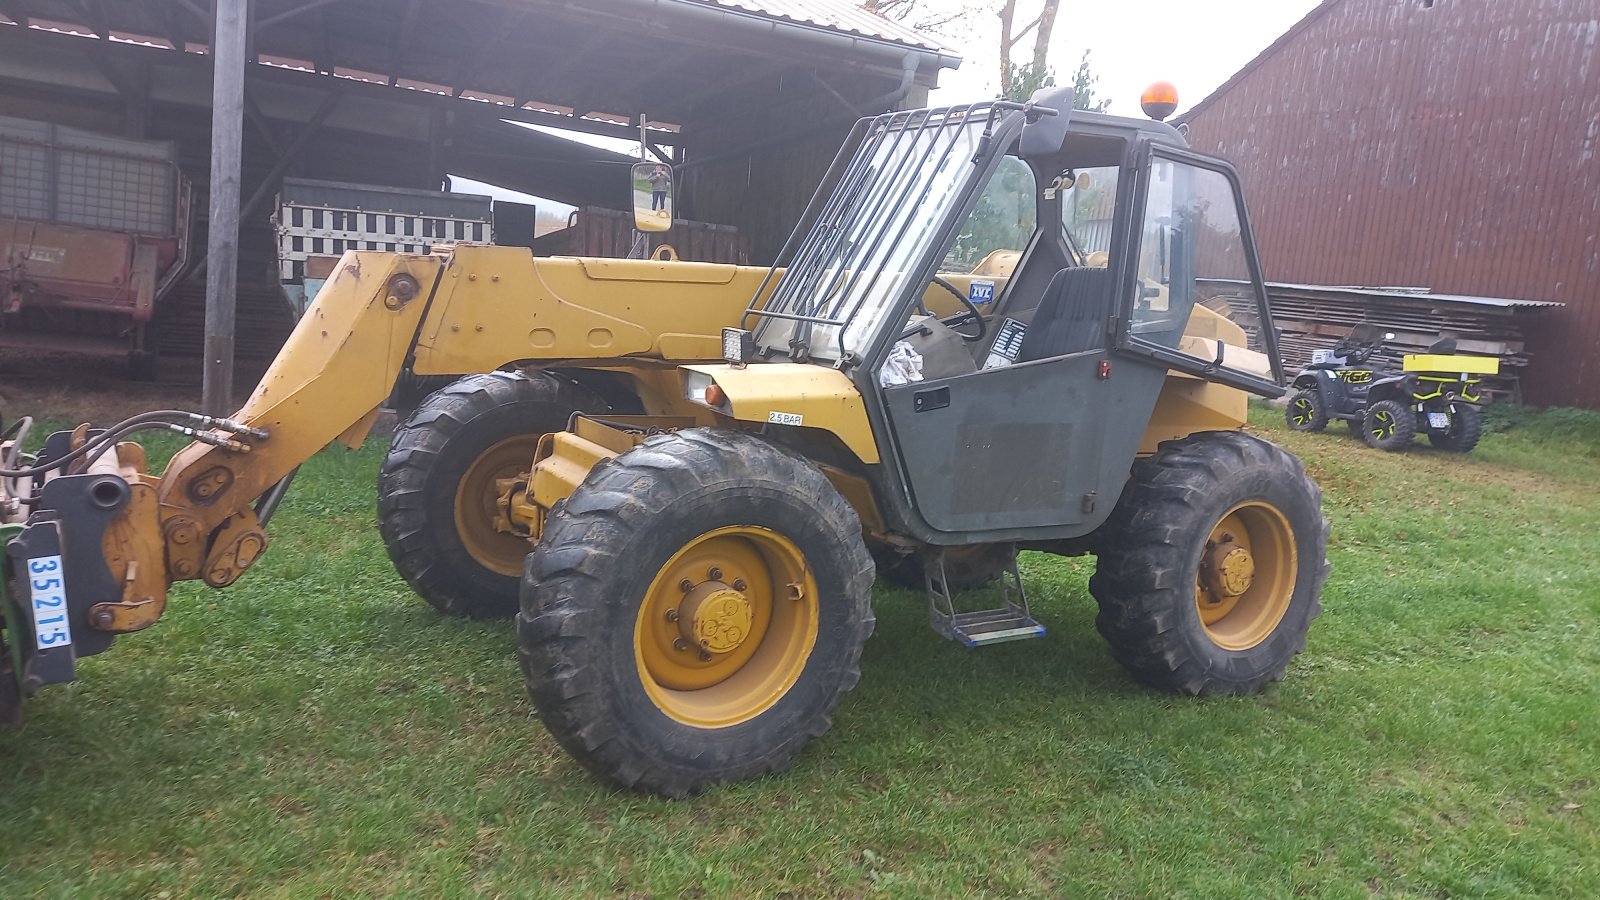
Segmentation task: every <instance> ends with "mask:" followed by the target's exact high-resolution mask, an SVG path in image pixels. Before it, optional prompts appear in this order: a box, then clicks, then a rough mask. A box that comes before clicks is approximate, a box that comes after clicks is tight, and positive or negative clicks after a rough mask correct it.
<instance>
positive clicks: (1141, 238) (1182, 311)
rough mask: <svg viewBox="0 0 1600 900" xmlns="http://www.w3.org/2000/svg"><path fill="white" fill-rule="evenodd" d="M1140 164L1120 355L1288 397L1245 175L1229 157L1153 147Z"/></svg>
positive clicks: (1127, 260) (1144, 148)
mask: <svg viewBox="0 0 1600 900" xmlns="http://www.w3.org/2000/svg"><path fill="white" fill-rule="evenodd" d="M1139 158H1140V165H1139V170H1140V177H1139V190H1138V196H1137V198H1136V199H1135V201H1134V206H1135V209H1137V210H1138V211H1139V221H1138V224H1137V226H1136V229H1137V230H1136V231H1134V232H1133V233H1132V234H1131V235H1130V237H1131V239H1132V241H1133V243H1134V247H1133V248H1132V249H1133V251H1134V252H1131V253H1128V254H1126V255H1125V259H1124V260H1123V265H1124V266H1125V267H1126V268H1125V270H1124V279H1125V281H1126V283H1128V284H1129V285H1131V286H1132V289H1131V290H1128V291H1126V292H1125V293H1124V294H1123V295H1122V302H1123V304H1124V306H1123V309H1122V311H1121V314H1120V315H1119V316H1118V317H1117V323H1116V331H1117V335H1116V345H1117V349H1118V351H1119V354H1120V355H1122V356H1125V357H1130V358H1131V359H1133V360H1137V361H1140V362H1142V363H1143V364H1145V365H1149V366H1154V367H1158V368H1160V369H1163V370H1167V369H1171V370H1177V371H1179V372H1186V373H1189V374H1191V375H1196V376H1199V377H1201V378H1204V379H1206V380H1208V381H1216V382H1220V383H1222V384H1227V385H1230V386H1232V387H1236V388H1239V389H1241V390H1246V391H1250V392H1252V393H1256V394H1261V395H1263V396H1268V397H1276V396H1279V395H1280V394H1282V393H1283V387H1282V385H1283V382H1284V378H1283V365H1282V362H1281V361H1280V356H1279V354H1278V340H1277V333H1276V331H1274V330H1273V328H1272V312H1271V308H1270V307H1269V305H1268V301H1267V291H1266V286H1265V284H1264V283H1263V281H1262V278H1261V263H1260V260H1259V258H1258V257H1257V255H1256V246H1255V238H1254V236H1253V235H1252V234H1251V231H1250V220H1249V218H1248V216H1246V214H1245V208H1244V195H1243V192H1242V191H1241V190H1240V187H1239V176H1238V173H1236V172H1235V171H1234V170H1233V167H1232V166H1230V165H1228V164H1227V163H1226V162H1223V161H1222V160H1219V159H1212V158H1209V157H1205V156H1200V155H1198V154H1194V153H1188V152H1186V151H1183V150H1179V149H1177V148H1176V147H1170V146H1165V145H1158V144H1155V143H1153V142H1149V141H1146V142H1145V143H1144V145H1143V146H1142V147H1141V148H1140V151H1139ZM1246 343H1248V347H1246V346H1244V344H1246Z"/></svg>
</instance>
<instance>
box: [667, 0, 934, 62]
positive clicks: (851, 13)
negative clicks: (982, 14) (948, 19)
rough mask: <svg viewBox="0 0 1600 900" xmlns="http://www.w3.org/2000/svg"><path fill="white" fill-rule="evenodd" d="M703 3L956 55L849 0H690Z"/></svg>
mask: <svg viewBox="0 0 1600 900" xmlns="http://www.w3.org/2000/svg"><path fill="white" fill-rule="evenodd" d="M693 2H697V3H703V4H705V5H706V6H720V7H722V8H724V9H738V10H743V11H745V12H750V13H755V14H757V15H761V16H766V17H767V18H772V19H782V20H784V21H786V22H794V23H797V24H801V25H813V26H816V27H818V28H826V29H828V30H829V31H840V32H843V33H845V34H853V35H855V36H857V37H864V38H870V39H872V40H879V41H886V42H888V43H891V44H900V45H901V46H904V47H910V48H913V49H917V50H926V51H928V52H930V53H939V54H942V55H945V56H954V57H957V58H960V55H961V54H959V53H957V52H956V51H955V50H954V49H953V48H951V47H948V46H946V45H944V44H942V43H940V42H939V41H937V40H935V39H934V38H933V37H931V36H929V35H926V34H923V33H922V32H920V31H917V30H915V29H913V28H911V27H910V26H907V25H902V24H901V23H899V22H896V21H893V20H891V19H886V18H884V17H883V16H880V15H878V14H877V13H874V12H869V11H867V10H866V9H863V8H862V7H861V6H859V5H857V4H855V3H851V2H849V0H693Z"/></svg>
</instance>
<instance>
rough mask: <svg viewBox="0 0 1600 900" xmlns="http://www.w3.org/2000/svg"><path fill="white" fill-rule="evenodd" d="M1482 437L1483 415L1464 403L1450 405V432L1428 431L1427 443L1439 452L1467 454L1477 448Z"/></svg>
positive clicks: (1475, 408) (1474, 407)
mask: <svg viewBox="0 0 1600 900" xmlns="http://www.w3.org/2000/svg"><path fill="white" fill-rule="evenodd" d="M1482 437H1483V413H1481V412H1478V408H1477V407H1476V406H1469V405H1467V404H1465V403H1452V404H1451V405H1450V430H1449V431H1445V432H1438V431H1429V432H1428V441H1429V442H1430V443H1432V444H1433V445H1434V446H1435V447H1438V448H1439V449H1440V450H1448V451H1450V452H1451V453H1467V452H1469V451H1471V450H1472V448H1473V447H1476V446H1478V441H1479V440H1480V439H1481V438H1482Z"/></svg>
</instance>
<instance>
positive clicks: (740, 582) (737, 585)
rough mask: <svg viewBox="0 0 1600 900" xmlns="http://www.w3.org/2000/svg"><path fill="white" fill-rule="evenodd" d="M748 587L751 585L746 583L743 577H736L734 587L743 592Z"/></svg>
mask: <svg viewBox="0 0 1600 900" xmlns="http://www.w3.org/2000/svg"><path fill="white" fill-rule="evenodd" d="M747 587H749V585H747V584H745V583H744V579H743V578H739V579H735V580H734V582H733V589H734V590H736V591H739V592H740V593H743V592H744V589H745V588H747Z"/></svg>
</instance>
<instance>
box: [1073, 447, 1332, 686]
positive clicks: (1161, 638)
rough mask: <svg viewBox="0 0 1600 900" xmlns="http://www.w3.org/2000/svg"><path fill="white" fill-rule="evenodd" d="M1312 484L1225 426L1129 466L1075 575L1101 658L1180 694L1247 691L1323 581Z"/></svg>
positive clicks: (1276, 663) (1292, 647) (1301, 643)
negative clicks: (1081, 572) (1093, 552)
mask: <svg viewBox="0 0 1600 900" xmlns="http://www.w3.org/2000/svg"><path fill="white" fill-rule="evenodd" d="M1321 500H1322V495H1321V492H1320V491H1319V490H1318V489H1317V486H1316V484H1315V483H1314V482H1312V480H1311V479H1310V478H1308V477H1307V476H1306V473H1305V469H1304V468H1303V467H1302V466H1301V465H1300V461H1299V460H1297V459H1295V458H1294V457H1293V456H1291V455H1290V454H1289V453H1287V452H1285V451H1284V450H1282V449H1280V448H1278V447H1276V446H1274V445H1273V444H1270V443H1267V442H1266V441H1263V440H1259V439H1257V438H1253V437H1250V436H1247V435H1244V434H1240V433H1237V432H1205V433H1201V434H1197V435H1192V436H1190V437H1188V438H1185V439H1183V440H1180V441H1168V442H1166V443H1164V444H1162V445H1161V447H1160V449H1159V450H1158V451H1157V452H1156V454H1155V455H1154V456H1152V457H1151V458H1149V459H1146V460H1141V461H1139V462H1138V463H1135V465H1134V468H1133V473H1132V477H1131V478H1130V480H1129V482H1128V485H1127V487H1126V488H1125V489H1124V491H1123V495H1122V498H1121V500H1119V501H1118V503H1117V507H1116V509H1115V510H1113V511H1112V514H1111V518H1110V519H1109V520H1108V521H1107V522H1106V524H1105V526H1103V527H1104V529H1105V530H1106V540H1103V541H1101V542H1100V546H1101V547H1102V549H1101V552H1100V557H1099V560H1098V563H1097V565H1096V569H1095V574H1094V576H1093V577H1092V578H1091V579H1090V581H1089V591H1090V593H1092V594H1093V595H1094V597H1095V599H1096V600H1097V601H1099V604H1100V614H1099V616H1098V617H1097V618H1096V620H1095V624H1096V625H1097V626H1098V627H1099V629H1100V633H1101V634H1102V635H1104V636H1105V639H1106V641H1107V642H1108V643H1109V644H1110V647H1111V655H1112V656H1113V657H1115V658H1116V660H1117V661H1118V662H1119V663H1121V664H1122V665H1123V666H1124V667H1125V668H1127V669H1128V671H1129V672H1131V673H1132V674H1133V676H1134V677H1135V678H1137V679H1138V680H1140V681H1142V682H1144V683H1145V684H1148V685H1151V686H1153V687H1157V688H1160V689H1163V690H1169V691H1176V692H1179V693H1185V694H1207V693H1218V694H1253V693H1255V692H1257V691H1259V690H1261V689H1262V688H1263V687H1265V686H1266V685H1267V684H1268V683H1270V682H1273V681H1278V680H1279V679H1281V678H1282V677H1283V674H1284V671H1285V669H1286V668H1287V667H1288V664H1289V660H1290V659H1292V658H1293V657H1294V656H1295V654H1297V653H1299V652H1300V651H1301V650H1302V649H1303V648H1304V647H1305V640H1306V632H1307V630H1308V629H1309V628H1310V627H1311V621H1312V620H1313V619H1315V618H1316V617H1317V614H1318V612H1319V611H1320V610H1321V605H1320V598H1321V595H1322V584H1323V581H1324V580H1326V579H1327V576H1328V562H1327V542H1328V522H1327V520H1326V519H1324V518H1323V517H1322V510H1321Z"/></svg>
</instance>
